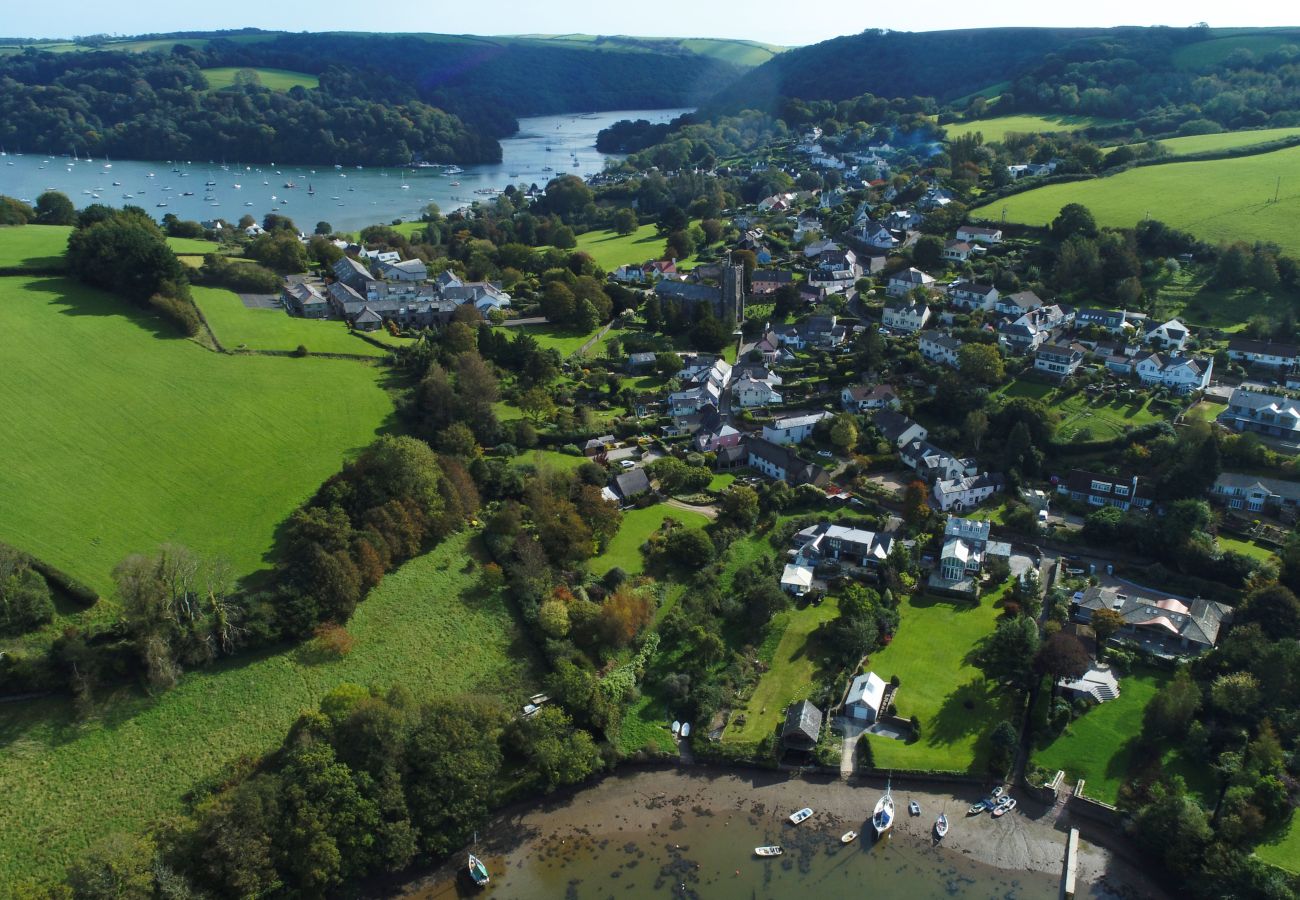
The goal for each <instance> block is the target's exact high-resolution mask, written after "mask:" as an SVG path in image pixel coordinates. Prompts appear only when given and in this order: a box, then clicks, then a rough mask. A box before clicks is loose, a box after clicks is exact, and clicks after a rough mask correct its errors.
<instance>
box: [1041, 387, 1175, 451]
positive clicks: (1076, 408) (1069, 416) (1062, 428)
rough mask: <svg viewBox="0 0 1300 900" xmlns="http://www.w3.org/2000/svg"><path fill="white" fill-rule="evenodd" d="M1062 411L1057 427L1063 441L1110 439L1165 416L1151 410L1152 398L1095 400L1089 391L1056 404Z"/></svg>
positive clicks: (1058, 409) (1059, 436) (1055, 407)
mask: <svg viewBox="0 0 1300 900" xmlns="http://www.w3.org/2000/svg"><path fill="white" fill-rule="evenodd" d="M1053 408H1054V409H1055V410H1056V411H1057V412H1058V413H1060V414H1061V422H1060V424H1059V425H1057V428H1056V438H1057V440H1060V441H1072V440H1081V441H1082V440H1094V441H1100V440H1106V439H1107V438H1112V437H1119V436H1120V435H1122V434H1124V432H1125V431H1127V430H1128V429H1130V428H1136V427H1138V426H1139V425H1149V424H1150V423H1152V422H1158V421H1160V420H1161V419H1163V418H1164V416H1161V415H1159V414H1157V413H1155V412H1152V411H1151V408H1150V402H1149V398H1148V397H1145V396H1139V397H1138V398H1136V399H1135V400H1132V401H1129V400H1125V399H1117V400H1112V401H1111V402H1110V403H1093V402H1092V401H1091V400H1089V399H1088V397H1087V395H1086V394H1082V393H1079V394H1074V395H1073V396H1071V397H1068V398H1067V399H1066V400H1064V401H1063V402H1061V403H1056V404H1053Z"/></svg>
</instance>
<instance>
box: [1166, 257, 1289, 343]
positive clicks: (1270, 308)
mask: <svg viewBox="0 0 1300 900" xmlns="http://www.w3.org/2000/svg"><path fill="white" fill-rule="evenodd" d="M1147 286H1148V290H1151V291H1152V293H1153V294H1154V295H1155V296H1156V297H1157V298H1158V300H1157V302H1158V309H1157V310H1156V312H1157V314H1158V316H1159V317H1160V318H1163V319H1167V318H1172V317H1174V316H1178V317H1179V318H1181V319H1182V320H1183V321H1184V322H1186V323H1187V324H1188V325H1195V326H1199V327H1209V328H1218V329H1221V330H1223V331H1229V332H1236V331H1241V330H1242V329H1243V328H1245V327H1246V325H1247V323H1248V322H1249V321H1250V318H1251V317H1252V316H1257V315H1263V316H1269V317H1272V318H1277V317H1280V316H1282V315H1284V314H1285V313H1287V312H1294V311H1295V309H1296V305H1297V304H1296V298H1295V297H1294V296H1292V295H1290V294H1288V293H1287V292H1286V291H1285V290H1277V291H1272V292H1269V293H1265V292H1263V291H1258V290H1255V289H1254V288H1220V287H1216V286H1214V285H1211V284H1209V282H1208V276H1207V275H1206V274H1205V273H1204V272H1201V271H1198V270H1196V269H1192V268H1185V269H1183V270H1181V271H1180V272H1178V273H1176V274H1173V275H1170V274H1168V273H1165V272H1162V273H1161V274H1160V275H1158V276H1157V277H1154V278H1149V279H1147Z"/></svg>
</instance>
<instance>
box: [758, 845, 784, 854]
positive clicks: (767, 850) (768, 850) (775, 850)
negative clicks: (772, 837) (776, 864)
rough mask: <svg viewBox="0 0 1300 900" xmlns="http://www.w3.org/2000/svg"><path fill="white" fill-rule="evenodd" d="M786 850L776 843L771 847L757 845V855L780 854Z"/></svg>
mask: <svg viewBox="0 0 1300 900" xmlns="http://www.w3.org/2000/svg"><path fill="white" fill-rule="evenodd" d="M784 852H785V851H784V850H782V849H781V848H780V847H777V846H775V845H773V846H771V847H755V848H754V855H755V856H780V855H781V854H782V853H784Z"/></svg>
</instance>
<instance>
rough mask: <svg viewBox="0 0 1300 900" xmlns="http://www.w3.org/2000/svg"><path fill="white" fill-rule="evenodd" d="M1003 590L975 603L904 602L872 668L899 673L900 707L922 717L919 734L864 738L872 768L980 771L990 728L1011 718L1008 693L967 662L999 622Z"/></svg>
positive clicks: (931, 599) (870, 663)
mask: <svg viewBox="0 0 1300 900" xmlns="http://www.w3.org/2000/svg"><path fill="white" fill-rule="evenodd" d="M998 597H999V594H994V595H992V596H986V597H983V598H982V599H981V600H980V603H979V605H978V606H976V605H973V604H971V603H968V602H966V601H962V600H949V599H942V598H938V597H931V596H928V595H920V596H913V597H909V598H908V599H906V600H904V601H903V602H902V604H901V605H900V607H899V613H900V615H901V617H902V620H901V622H900V623H899V626H898V634H896V635H895V636H894V640H893V641H892V642H891V643H890V645H889V646H888V647H886V648H884V649H883V650H881V651H879V652H878V653H876V654H874V655H873V656H872V658H871V659H870V660H869V661H868V663H867V669H868V670H870V671H872V672H875V673H876V674H877V675H879V676H880V677H881V678H883V679H885V680H886V681H889V680H890V679H891V678H893V676H895V675H897V676H898V678H899V682H900V684H899V689H898V694H897V695H896V696H897V699H896V700H895V708H896V709H897V711H898V714H899V715H900V716H903V717H904V718H908V717H911V716H916V717H918V718H919V719H920V720H921V738H920V740H918V741H916V742H915V743H910V744H909V743H905V742H903V741H895V740H891V739H889V738H883V737H877V736H875V735H867V736H865V737H864V738H863V740H869V741H870V742H871V753H872V760H873V765H875V766H877V767H881V768H896V769H927V770H932V771H949V772H967V771H969V772H974V773H983V771H984V770H985V759H986V757H987V753H988V748H987V746H986V737H987V735H988V733H989V731H991V730H992V728H993V726H994V725H996V724H997V723H998V722H1000V721H1002V720H1003V719H1006V718H1011V717H1013V715H1014V709H1013V704H1012V703H1011V701H1010V699H1009V698H1008V697H1007V696H1006V693H1005V691H1004V690H1003V689H1002V688H1000V687H998V686H997V685H994V684H992V683H990V682H989V681H987V680H985V678H984V675H983V673H981V672H980V671H979V670H978V669H976V668H975V667H974V666H972V665H971V664H970V661H969V657H970V654H971V651H972V650H974V648H975V646H976V644H978V643H979V641H980V640H981V639H982V638H984V637H985V636H986V635H988V634H990V633H991V632H992V631H993V629H994V626H995V625H996V624H997V617H998V609H997V608H996V607H995V605H994V604H995V602H996V601H997V599H998Z"/></svg>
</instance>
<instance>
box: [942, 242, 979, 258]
mask: <svg viewBox="0 0 1300 900" xmlns="http://www.w3.org/2000/svg"><path fill="white" fill-rule="evenodd" d="M974 252H975V247H974V245H972V244H968V243H967V242H966V241H948V243H946V244H944V245H943V258H944V259H946V260H948V261H949V262H965V261H966V260H968V259H970V257H971V254H972V253H974Z"/></svg>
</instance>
